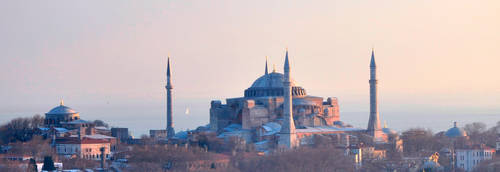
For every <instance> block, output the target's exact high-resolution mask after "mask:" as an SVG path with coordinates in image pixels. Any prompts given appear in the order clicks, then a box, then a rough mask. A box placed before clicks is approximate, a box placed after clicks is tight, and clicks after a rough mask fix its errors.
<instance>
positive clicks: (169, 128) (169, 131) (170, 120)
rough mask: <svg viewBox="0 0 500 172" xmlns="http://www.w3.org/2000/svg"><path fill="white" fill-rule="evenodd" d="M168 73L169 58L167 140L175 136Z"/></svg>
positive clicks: (171, 87)
mask: <svg viewBox="0 0 500 172" xmlns="http://www.w3.org/2000/svg"><path fill="white" fill-rule="evenodd" d="M171 75H172V74H171V72H170V57H167V85H166V86H165V88H166V89H167V138H169V139H170V138H172V137H173V136H174V135H175V131H174V125H173V118H172V89H173V88H174V87H173V86H172V79H171Z"/></svg>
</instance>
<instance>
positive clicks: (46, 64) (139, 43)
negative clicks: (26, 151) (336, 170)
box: [0, 0, 500, 136]
mask: <svg viewBox="0 0 500 172" xmlns="http://www.w3.org/2000/svg"><path fill="white" fill-rule="evenodd" d="M498 9H500V2H499V1H493V0H484V1H466V0H458V1H439V2H437V1H431V0H423V1H416V2H406V1H396V0H394V1H390V0H387V1H377V2H375V1H373V2H372V1H366V2H365V1H314V2H305V1H286V2H285V1H272V2H270V1H251V2H239V1H229V0H227V1H216V2H212V1H210V2H208V1H207V2H205V1H202V2H200V1H189V0H188V1H168V2H167V1H148V2H137V3H134V2H124V1H105V2H102V1H93V2H88V1H87V2H68V1H51V2H30V3H22V2H18V1H6V2H3V3H2V5H1V6H0V21H2V22H1V23H0V36H1V38H2V40H0V104H1V106H0V123H5V122H6V121H8V120H10V119H12V118H15V117H19V116H31V115H33V114H36V113H39V114H43V113H46V112H48V111H49V110H50V109H51V108H53V107H55V106H57V105H58V102H59V100H60V99H61V98H64V100H65V104H66V105H68V106H70V107H72V108H74V109H75V110H77V111H79V112H80V113H81V117H82V118H83V119H88V120H93V119H102V120H104V121H106V122H108V123H110V124H111V125H112V126H121V127H129V128H130V129H131V130H132V132H133V134H134V135H136V136H139V135H140V134H145V133H147V131H148V130H149V129H161V128H164V127H165V124H166V122H165V121H166V117H165V88H164V86H165V78H166V77H165V69H166V56H167V54H169V53H170V55H171V57H172V72H173V84H174V90H173V91H174V97H175V99H174V107H175V109H174V126H175V128H176V130H177V131H179V130H181V129H186V128H190V129H194V128H195V127H196V126H199V125H205V124H207V123H208V118H209V116H208V115H209V113H208V111H209V106H210V100H213V99H222V100H224V99H225V98H231V97H240V96H242V95H243V91H244V89H246V88H248V87H249V86H250V85H251V84H252V82H253V81H254V80H255V79H257V78H258V77H259V76H261V75H262V74H263V73H264V60H265V56H270V63H271V64H276V66H277V70H278V72H282V68H283V66H282V63H283V58H284V49H285V47H288V48H289V50H290V58H291V59H290V60H291V64H292V77H293V78H294V79H295V80H296V81H297V83H298V84H299V85H300V86H302V87H304V88H305V89H306V90H307V93H308V94H309V95H314V96H321V97H329V96H331V97H338V98H339V104H340V106H341V119H342V120H343V121H345V122H347V123H350V124H353V125H354V126H355V127H360V128H365V127H366V123H367V121H368V106H369V104H368V98H369V92H368V91H369V90H368V77H369V68H368V65H369V57H370V50H371V48H372V47H373V46H374V47H375V56H376V59H377V65H378V68H377V69H378V77H379V103H380V112H381V113H380V115H381V120H382V121H384V120H386V121H387V122H388V125H389V127H391V128H395V129H397V130H404V129H407V128H409V127H425V128H432V129H433V130H434V131H439V130H444V129H447V128H449V127H451V126H452V122H453V121H458V122H459V125H460V124H462V125H463V124H465V123H470V122H475V121H479V122H484V123H486V124H488V125H489V126H491V125H493V124H494V123H495V122H497V121H499V120H500V79H499V78H498V76H497V75H498V73H500V68H498V65H499V64H500V58H499V57H500V51H499V50H498V43H499V42H500V32H498V31H499V30H500V20H499V18H500V13H498ZM271 66H272V65H271ZM186 108H189V109H190V111H191V113H190V115H185V114H184V112H185V109H186Z"/></svg>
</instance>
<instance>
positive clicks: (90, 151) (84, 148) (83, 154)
mask: <svg viewBox="0 0 500 172" xmlns="http://www.w3.org/2000/svg"><path fill="white" fill-rule="evenodd" d="M55 148H56V152H57V153H58V154H60V155H65V156H69V157H73V156H77V157H79V158H84V159H89V160H100V159H101V157H100V156H101V151H100V149H101V148H104V149H105V152H104V154H105V156H106V157H105V158H106V159H109V158H111V142H110V141H109V140H106V139H93V138H87V137H84V138H78V137H63V138H58V139H56V144H55Z"/></svg>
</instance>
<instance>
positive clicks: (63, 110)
mask: <svg viewBox="0 0 500 172" xmlns="http://www.w3.org/2000/svg"><path fill="white" fill-rule="evenodd" d="M74 113H77V112H76V111H75V110H73V109H71V108H70V107H68V106H64V105H59V106H57V107H55V108H53V109H52V110H50V111H49V112H48V113H47V114H54V115H58V114H61V115H64V114H74Z"/></svg>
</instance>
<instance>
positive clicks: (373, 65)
mask: <svg viewBox="0 0 500 172" xmlns="http://www.w3.org/2000/svg"><path fill="white" fill-rule="evenodd" d="M370 67H377V65H376V64H375V51H374V50H373V48H372V58H371V60H370Z"/></svg>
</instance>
